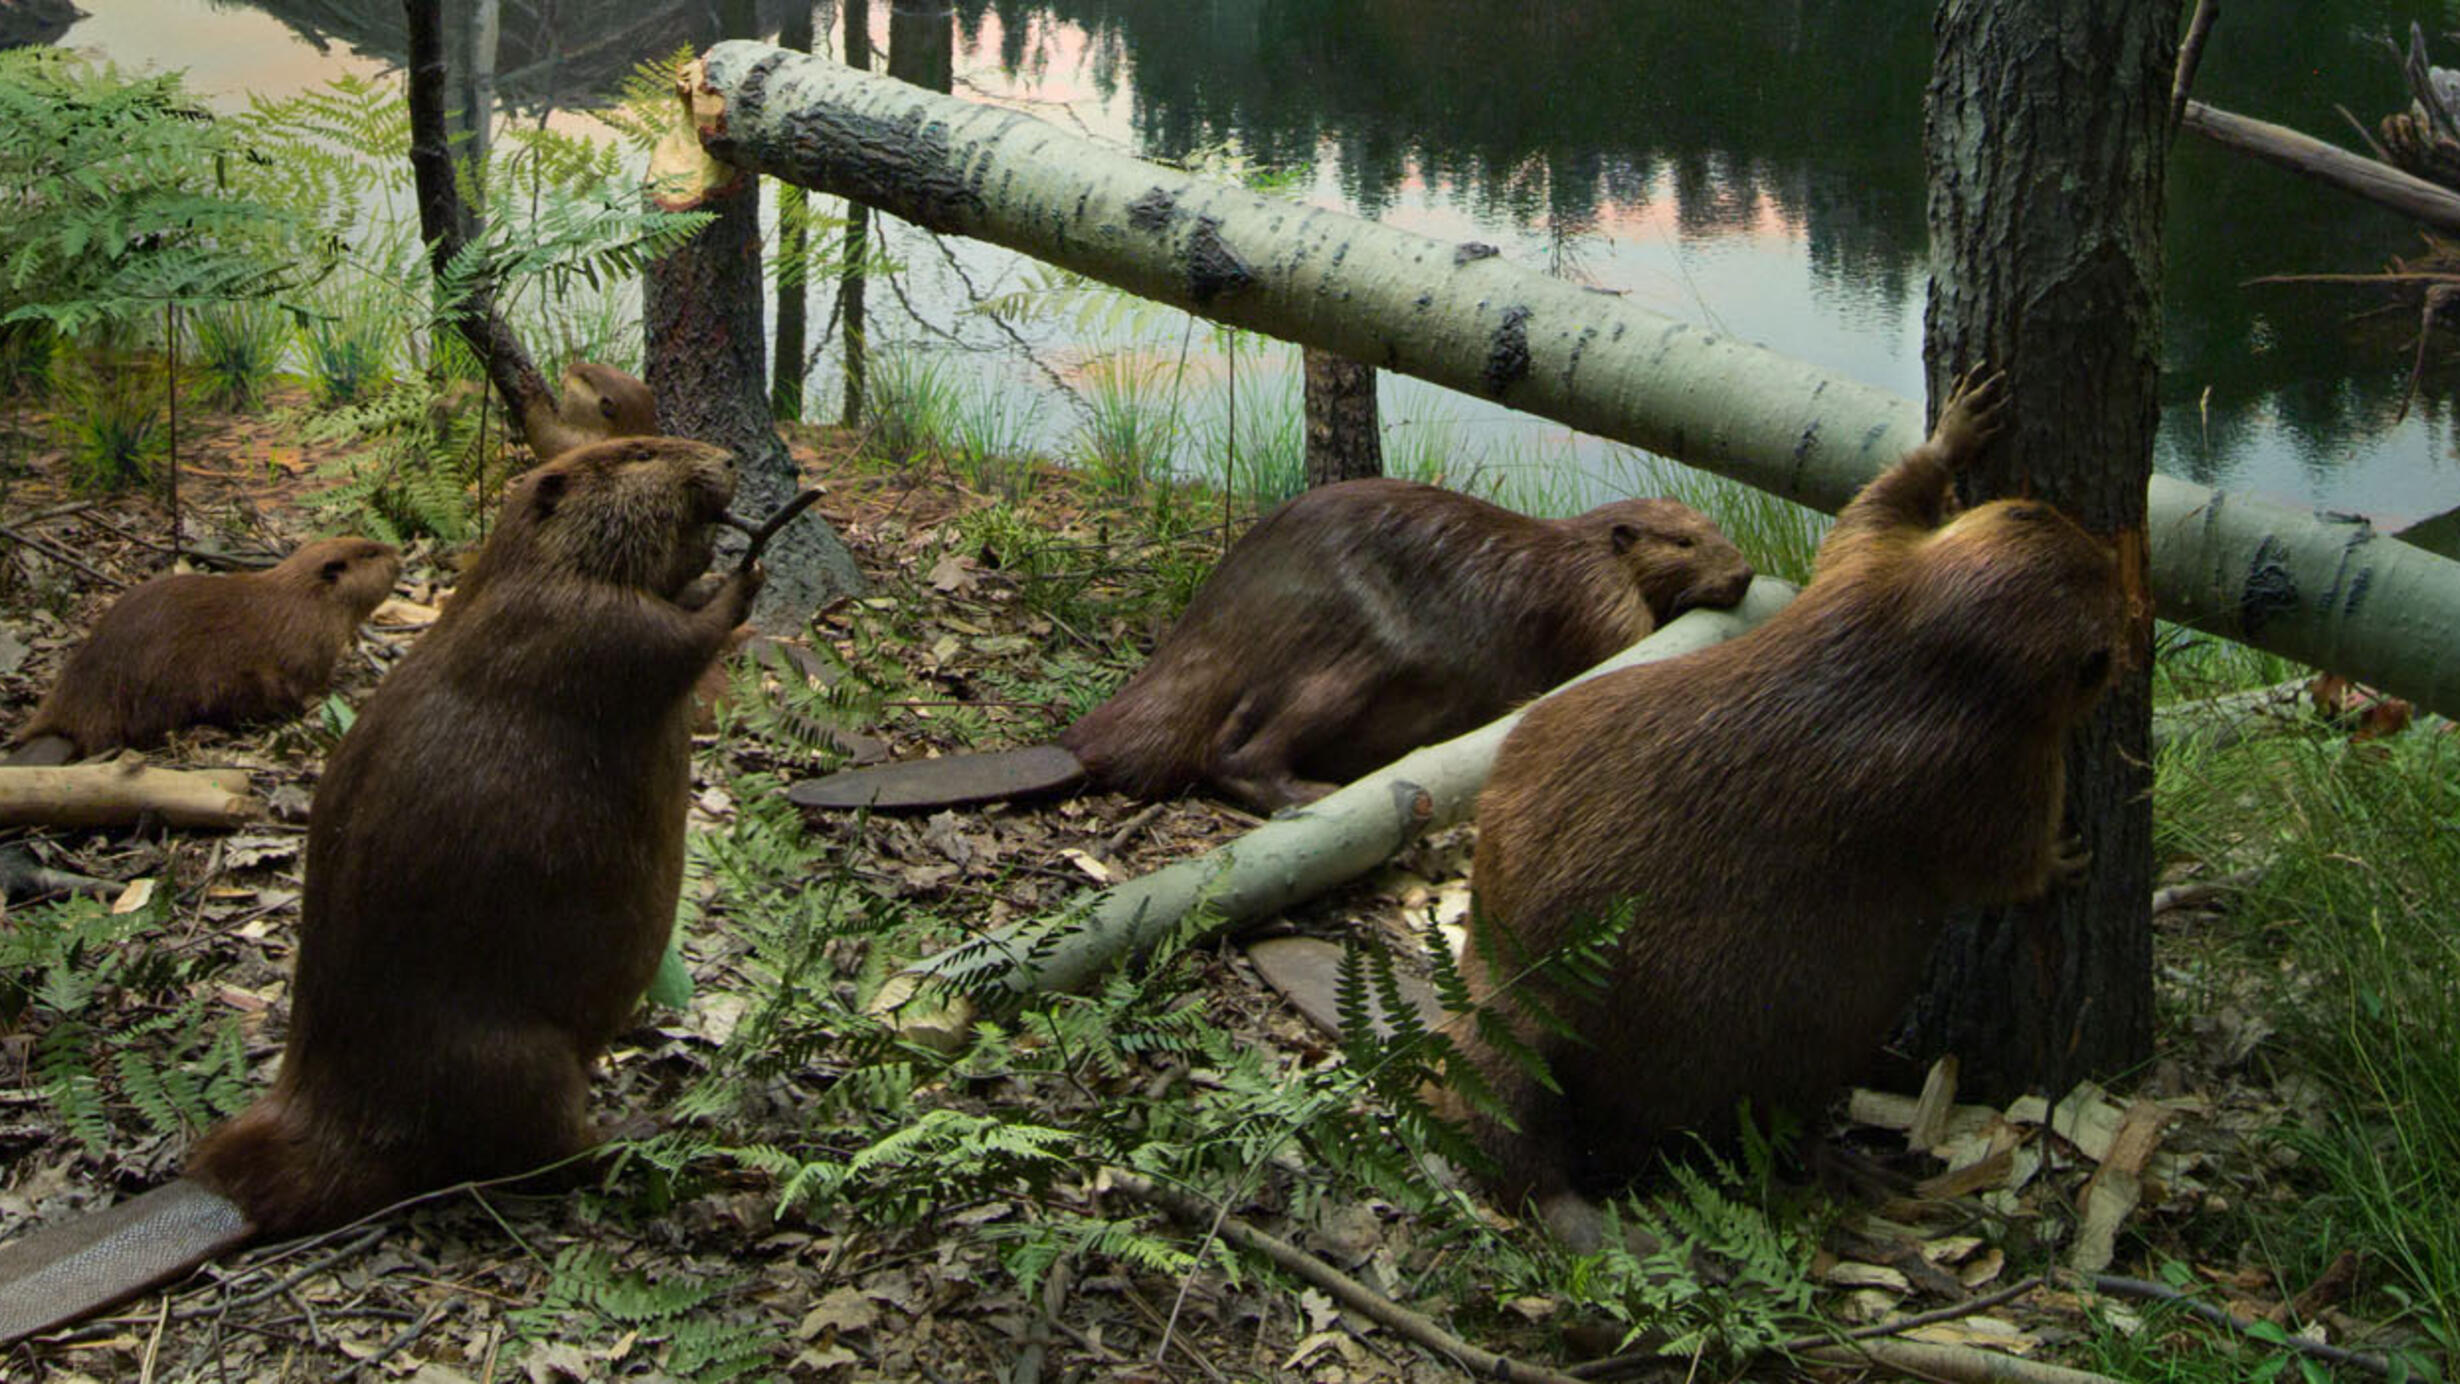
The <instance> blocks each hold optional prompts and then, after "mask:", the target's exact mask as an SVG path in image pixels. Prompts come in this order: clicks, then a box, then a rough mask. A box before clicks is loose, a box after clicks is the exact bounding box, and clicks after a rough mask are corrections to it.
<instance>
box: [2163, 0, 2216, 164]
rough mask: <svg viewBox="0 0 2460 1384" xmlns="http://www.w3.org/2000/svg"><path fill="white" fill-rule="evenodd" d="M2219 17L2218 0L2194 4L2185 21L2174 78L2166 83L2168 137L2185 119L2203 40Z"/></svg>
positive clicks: (2200, 57) (2198, 1) (2202, 50)
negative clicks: (2168, 84)
mask: <svg viewBox="0 0 2460 1384" xmlns="http://www.w3.org/2000/svg"><path fill="white" fill-rule="evenodd" d="M2220 17H2221V4H2220V0H2195V17H2194V18H2193V19H2190V20H2188V21H2187V37H2186V39H2185V40H2184V41H2183V42H2181V43H2180V44H2179V45H2178V75H2177V77H2176V78H2175V79H2174V80H2172V82H2171V83H2170V137H2171V138H2173V139H2175V138H2177V136H2178V125H2179V122H2180V121H2183V120H2185V119H2186V118H2187V95H2188V93H2190V92H2192V91H2194V90H2195V69H2196V66H2197V65H2198V64H2200V63H2201V62H2203V60H2204V40H2205V39H2207V38H2210V37H2211V36H2212V21H2214V20H2216V19H2218V18H2220Z"/></svg>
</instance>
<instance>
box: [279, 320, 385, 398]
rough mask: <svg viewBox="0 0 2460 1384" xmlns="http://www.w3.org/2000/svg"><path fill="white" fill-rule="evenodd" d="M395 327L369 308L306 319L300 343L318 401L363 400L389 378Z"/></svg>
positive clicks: (309, 381)
mask: <svg viewBox="0 0 2460 1384" xmlns="http://www.w3.org/2000/svg"><path fill="white" fill-rule="evenodd" d="M394 327H395V324H394V323H392V322H388V321H387V320H386V319H385V318H384V317H383V316H382V315H380V314H378V313H374V312H354V313H351V314H349V315H347V316H336V317H317V318H314V319H312V320H310V321H309V323H308V324H307V330H306V331H305V332H304V333H303V334H302V336H301V344H302V345H303V346H304V347H305V348H306V351H307V365H308V383H309V385H310V386H311V387H312V388H313V390H314V392H315V395H316V402H317V403H318V404H319V405H320V406H322V407H325V408H341V407H344V406H346V405H350V404H357V403H361V402H364V401H365V400H366V399H367V398H368V397H369V396H370V395H371V394H373V393H374V392H375V391H376V390H377V389H379V388H381V387H382V386H383V385H385V384H387V383H390V382H391V380H392V368H391V361H392V356H393V339H394V336H395V331H394Z"/></svg>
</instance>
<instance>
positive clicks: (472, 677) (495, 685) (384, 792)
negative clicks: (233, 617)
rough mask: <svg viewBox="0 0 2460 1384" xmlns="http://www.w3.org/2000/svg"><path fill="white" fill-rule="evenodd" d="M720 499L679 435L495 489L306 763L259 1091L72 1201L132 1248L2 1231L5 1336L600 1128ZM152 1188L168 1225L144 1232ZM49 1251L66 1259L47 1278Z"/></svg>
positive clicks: (545, 1153) (679, 801) (737, 601)
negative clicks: (281, 1031) (174, 1154)
mask: <svg viewBox="0 0 2460 1384" xmlns="http://www.w3.org/2000/svg"><path fill="white" fill-rule="evenodd" d="M733 492H734V467H733V462H732V459H731V457H730V456H729V454H728V453H726V452H725V451H722V450H720V449H719V448H716V447H711V446H707V445H705V444H702V443H698V442H688V441H684V440H682V439H678V438H627V439H618V440H615V441H611V442H603V443H598V444H595V445H591V446H587V447H582V448H579V449H577V450H574V451H570V452H567V453H565V454H564V455H562V456H561V457H558V458H557V459H556V460H554V461H552V462H550V463H548V464H546V465H544V466H541V467H539V468H537V469H536V470H533V471H531V472H529V473H527V474H526V475H524V476H522V477H521V478H519V479H518V480H517V481H516V482H515V483H514V484H513V485H512V486H511V488H510V490H509V492H508V493H507V496H506V499H505V501H504V507H503V514H502V518H501V519H500V520H499V522H498V524H497V526H496V529H495V532H494V533H493V534H492V535H491V536H490V537H489V538H488V540H487V543H486V546H485V547H484V548H483V549H482V550H481V551H480V552H479V554H478V556H477V558H476V559H475V560H474V561H473V562H472V563H471V565H470V567H469V569H468V570H467V571H466V572H465V574H464V575H463V578H462V581H461V583H460V586H459V589H458V590H457V591H456V593H455V595H454V597H453V599H452V601H451V602H450V603H448V604H447V605H446V606H445V608H444V612H443V614H442V615H441V617H439V618H438V620H437V621H436V624H435V626H434V628H433V629H431V630H430V631H429V632H428V633H427V634H426V635H425V637H423V638H421V639H420V640H419V642H418V643H417V644H416V645H415V646H413V647H412V649H411V650H410V652H409V653H408V654H407V655H405V656H404V657H403V659H402V660H401V662H400V664H399V665H397V666H396V667H395V668H394V670H393V672H392V673H391V674H390V675H389V676H387V677H386V678H385V680H384V681H383V683H382V684H380V685H379V686H378V687H377V689H376V692H375V694H374V695H373V696H372V697H370V698H369V699H368V702H367V704H366V707H365V708H364V709H363V710H362V711H361V712H360V713H359V716H358V719H357V721H356V722H355V723H354V724H353V725H352V726H351V728H350V731H349V733H348V734H347V735H345V736H344V737H343V739H342V742H341V744H340V745H339V746H338V747H337V748H336V749H335V750H334V752H333V756H332V758H331V760H330V761H329V762H328V763H327V765H326V766H325V771H324V775H323V778H322V780H321V781H320V782H319V783H318V785H317V789H316V796H315V800H314V804H313V807H312V809H311V813H310V821H309V827H308V842H307V860H306V886H305V892H304V894H303V896H302V898H301V903H300V923H299V950H298V959H297V967H296V975H295V978H294V981H293V985H292V991H291V994H292V1003H291V1015H290V1030H289V1035H288V1041H287V1043H286V1044H285V1046H284V1048H283V1052H282V1062H281V1067H280V1070H279V1072H278V1073H277V1075H276V1076H275V1078H274V1083H273V1088H272V1090H271V1091H270V1092H268V1093H267V1094H266V1095H264V1096H263V1097H262V1098H260V1099H259V1100H257V1101H256V1102H255V1103H254V1104H253V1105H251V1106H249V1107H248V1108H247V1109H245V1110H243V1111H241V1112H240V1113H239V1114H238V1115H237V1116H235V1117H233V1118H232V1119H230V1120H229V1121H227V1122H225V1123H223V1124H221V1125H219V1126H217V1127H215V1128H214V1129H212V1130H209V1131H208V1132H207V1133H206V1134H205V1135H204V1136H203V1137H202V1138H201V1139H200V1140H199V1141H198V1142H197V1144H196V1146H195V1147H194V1148H193V1149H192V1150H191V1151H190V1154H189V1158H188V1164H187V1170H186V1176H185V1177H183V1178H182V1179H181V1180H180V1181H179V1182H177V1183H174V1184H172V1186H171V1187H169V1188H166V1189H162V1190H160V1191H157V1192H154V1193H149V1194H147V1196H145V1197H141V1198H138V1199H137V1200H136V1201H135V1202H132V1203H129V1204H128V1207H127V1208H113V1211H112V1212H108V1213H105V1215H104V1216H102V1217H90V1218H86V1219H87V1220H89V1221H96V1222H104V1221H106V1218H108V1217H111V1216H113V1215H120V1216H122V1217H124V1218H125V1219H126V1220H128V1221H130V1222H133V1223H135V1224H136V1225H137V1226H138V1227H139V1229H137V1230H132V1231H129V1232H127V1233H126V1236H125V1240H126V1241H134V1242H142V1243H144V1244H145V1245H146V1246H147V1247H148V1253H149V1254H150V1256H151V1257H147V1256H146V1255H141V1254H140V1253H139V1251H138V1249H137V1248H135V1247H134V1245H133V1244H131V1245H129V1247H126V1248H123V1247H122V1246H123V1243H124V1241H123V1238H122V1237H121V1234H120V1232H118V1231H117V1230H107V1231H102V1232H98V1231H95V1230H92V1229H86V1228H81V1225H80V1223H79V1222H71V1223H69V1224H68V1225H66V1226H63V1227H60V1228H59V1230H58V1232H56V1233H57V1235H58V1237H59V1238H58V1239H57V1240H54V1238H53V1237H54V1232H46V1233H45V1235H43V1236H38V1237H36V1238H35V1239H34V1240H33V1241H31V1242H26V1243H22V1244H19V1245H12V1246H9V1247H8V1248H7V1249H6V1250H0V1304H8V1305H7V1306H6V1307H5V1308H0V1339H6V1338H8V1337H9V1333H10V1332H15V1333H17V1334H23V1333H24V1332H26V1331H31V1330H41V1329H44V1328H45V1327H46V1326H49V1325H52V1324H56V1323H58V1322H60V1321H63V1320H69V1319H72V1318H73V1317H74V1316H75V1315H77V1314H78V1313H80V1312H82V1311H87V1310H91V1309H92V1308H93V1307H95V1306H98V1305H101V1303H103V1302H107V1301H110V1300H114V1299H115V1298H116V1297H118V1296H124V1295H125V1294H126V1293H129V1292H133V1291H136V1290H137V1289H139V1288H142V1287H145V1286H147V1285H148V1284H149V1283H150V1282H154V1281H159V1277H158V1275H156V1274H155V1272H154V1269H155V1267H156V1266H157V1265H161V1266H164V1267H173V1268H179V1267H185V1266H187V1265H192V1264H193V1263H194V1262H196V1260H197V1258H198V1257H199V1256H200V1255H206V1254H211V1253H215V1252H219V1251H220V1250H221V1249H224V1248H227V1247H228V1246H229V1245H231V1244H233V1243H236V1242H237V1241H238V1240H240V1239H245V1238H247V1237H248V1236H250V1235H253V1234H274V1235H284V1234H292V1233H297V1232H301V1231H306V1230H312V1229H318V1228H322V1227H326V1226H332V1225H336V1224H340V1223H343V1222H346V1221H349V1220H351V1219H353V1218H355V1217H358V1216H361V1215H365V1214H367V1213H368V1212H371V1211H374V1210H377V1209H379V1208H381V1207H384V1206H386V1205H388V1204H390V1203H392V1202H394V1201H396V1200H399V1199H400V1198H402V1197H404V1196H408V1195H410V1194H413V1193H416V1192H418V1191H421V1190H424V1189H428V1188H433V1187H437V1186H442V1185H446V1184H449V1183H451V1182H454V1181H458V1180H461V1179H465V1178H484V1177H495V1176H501V1175H504V1174H508V1173H514V1172H519V1171H521V1170H523V1169H527V1168H532V1167H536V1166H538V1165H541V1164H544V1163H548V1162H551V1161H554V1160H556V1159H559V1158H563V1157H566V1156H568V1155H570V1154H573V1153H576V1152H578V1151H580V1150H582V1149H585V1148H587V1147H588V1146H589V1145H590V1144H591V1143H592V1142H593V1141H594V1140H593V1134H592V1131H591V1129H590V1126H589V1123H588V1120H587V1116H586V1114H585V1111H584V1108H583V1107H584V1101H585V1096H586V1087H587V1083H588V1077H589V1068H590V1065H591V1064H592V1063H593V1062H595V1061H596V1060H597V1057H598V1054H599V1053H600V1052H602V1051H603V1050H604V1049H605V1047H606V1044H607V1042H608V1041H609V1039H611V1038H612V1037H613V1035H614V1034H615V1033H616V1032H617V1030H618V1029H620V1028H621V1026H622V1025H623V1023H624V1022H625V1020H626V1019H627V1018H628V1017H629V1016H630V1015H631V1013H632V1011H633V1008H634V1006H635V1005H636V1004H637V1003H638V1001H639V999H640V995H641V992H642V991H643V989H645V988H646V987H647V985H648V983H649V979H650V976H651V973H652V972H653V971H654V970H655V969H656V966H657V963H658V957H659V954H660V952H661V951H662V950H663V949H664V947H665V945H666V939H667V933H668V930H669V928H670V926H671V925H672V923H673V921H674V915H675V903H676V899H677V896H678V893H679V890H680V887H681V880H682V871H683V852H684V842H683V829H684V811H685V806H686V802H687V800H688V798H689V796H690V791H691V765H690V739H689V731H688V725H687V722H688V718H689V715H690V695H691V690H692V685H693V683H694V682H695V681H696V680H697V679H698V678H699V677H700V675H701V673H702V671H703V670H704V669H706V668H707V667H708V666H709V664H710V663H711V662H712V661H713V660H714V659H715V658H716V657H717V653H718V649H719V648H720V647H721V646H722V645H723V644H724V642H725V640H726V638H727V636H728V634H729V633H730V632H731V631H732V630H733V629H734V628H735V626H736V625H737V624H739V623H741V620H742V616H743V613H744V611H745V610H747V609H748V608H749V607H750V604H751V601H752V597H753V595H754V594H755V593H756V592H757V590H758V588H759V586H760V573H759V570H758V568H756V567H746V568H743V569H739V570H737V571H735V572H734V573H733V574H731V575H729V576H727V577H726V578H725V579H724V580H722V581H720V582H717V583H715V584H714V585H709V586H702V587H697V588H694V591H693V594H694V595H695V596H702V595H703V593H705V598H703V599H701V600H700V601H699V603H698V604H697V605H694V606H689V607H687V605H685V604H679V603H678V602H677V601H676V600H675V599H674V598H675V597H676V596H677V595H679V594H681V593H684V592H685V591H686V588H687V585H688V584H690V583H692V581H693V579H694V578H695V577H697V576H698V575H699V574H700V572H701V571H702V569H703V568H704V567H706V566H707V565H708V562H709V558H710V554H711V552H712V542H713V532H712V526H713V524H714V523H715V522H716V521H717V520H718V518H719V517H720V516H721V515H722V514H723V512H724V509H725V505H726V503H727V501H728V499H729V498H730V497H731V496H732V495H733ZM149 1204H151V1205H153V1206H155V1207H157V1208H161V1215H162V1218H163V1219H166V1220H168V1221H170V1222H171V1223H170V1224H169V1225H168V1226H167V1227H163V1226H157V1227H155V1228H154V1230H153V1231H152V1232H151V1233H146V1232H145V1231H144V1229H143V1227H144V1226H145V1225H146V1224H147V1222H146V1219H145V1218H146V1214H147V1213H146V1210H145V1208H147V1207H148V1205H149ZM199 1208H203V1212H200V1210H199ZM197 1221H202V1222H203V1223H204V1224H205V1226H206V1227H207V1229H205V1230H191V1229H190V1226H191V1223H192V1222H197ZM109 1224H112V1225H116V1224H117V1223H116V1222H110V1223H109ZM98 1235H102V1236H104V1237H105V1240H106V1243H105V1247H104V1249H103V1250H101V1251H96V1250H94V1249H92V1248H91V1243H92V1242H93V1241H95V1240H96V1239H97V1236H98ZM47 1243H54V1244H61V1245H66V1246H67V1247H68V1248H67V1249H66V1250H58V1249H55V1250H50V1251H46V1248H45V1246H46V1244H47ZM166 1246H167V1248H166ZM71 1252H74V1253H78V1254H81V1255H82V1256H83V1260H84V1261H85V1277H83V1278H81V1279H79V1280H78V1282H77V1284H76V1286H74V1287H73V1288H63V1287H60V1286H58V1280H59V1278H60V1276H61V1275H64V1274H66V1273H67V1272H69V1269H68V1266H67V1265H66V1264H65V1262H64V1261H65V1260H66V1258H67V1256H68V1254H69V1253H71ZM97 1260H99V1261H100V1263H101V1264H102V1265H103V1266H104V1269H103V1272H101V1273H96V1272H95V1271H94V1263H95V1261H97ZM46 1275H48V1276H46Z"/></svg>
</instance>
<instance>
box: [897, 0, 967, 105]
mask: <svg viewBox="0 0 2460 1384" xmlns="http://www.w3.org/2000/svg"><path fill="white" fill-rule="evenodd" d="M955 19H956V7H955V6H954V5H951V4H950V3H949V0H890V3H889V7H888V75H889V76H891V77H894V78H896V79H897V80H898V81H901V82H910V83H912V84H913V85H915V86H918V87H922V88H924V89H925V90H928V91H937V92H943V93H944V92H946V91H948V90H949V89H950V88H952V87H954V86H955V85H956V78H957V34H956V23H955Z"/></svg>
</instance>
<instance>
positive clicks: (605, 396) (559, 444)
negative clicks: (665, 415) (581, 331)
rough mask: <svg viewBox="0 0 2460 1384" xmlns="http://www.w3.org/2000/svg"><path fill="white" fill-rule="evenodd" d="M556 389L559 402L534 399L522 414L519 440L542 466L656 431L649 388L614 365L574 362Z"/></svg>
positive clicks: (646, 435)
mask: <svg viewBox="0 0 2460 1384" xmlns="http://www.w3.org/2000/svg"><path fill="white" fill-rule="evenodd" d="M558 389H559V393H560V397H559V398H556V399H546V398H539V399H534V400H531V401H530V402H529V404H528V405H527V406H526V407H524V408H523V409H522V416H521V435H522V437H523V438H524V439H525V440H526V441H528V443H529V444H530V451H531V452H533V453H535V454H536V455H537V456H538V458H539V459H540V460H542V461H552V460H554V459H555V458H557V457H559V456H562V455H563V454H564V453H566V452H569V451H571V450H572V449H573V448H575V447H586V446H588V445H589V444H590V443H593V442H604V441H606V440H607V439H608V438H613V437H650V436H654V435H655V434H656V433H657V431H658V406H657V401H656V400H654V399H653V398H651V397H650V393H649V386H648V385H646V384H643V383H642V382H641V381H639V380H638V379H635V378H633V377H632V376H630V375H627V374H625V373H624V372H623V371H621V370H618V369H616V368H615V367H614V366H612V365H600V364H599V363H597V362H596V361H594V360H577V361H574V362H573V363H572V364H570V365H567V366H565V367H564V378H563V381H562V383H561V384H560V385H559V386H558Z"/></svg>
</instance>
